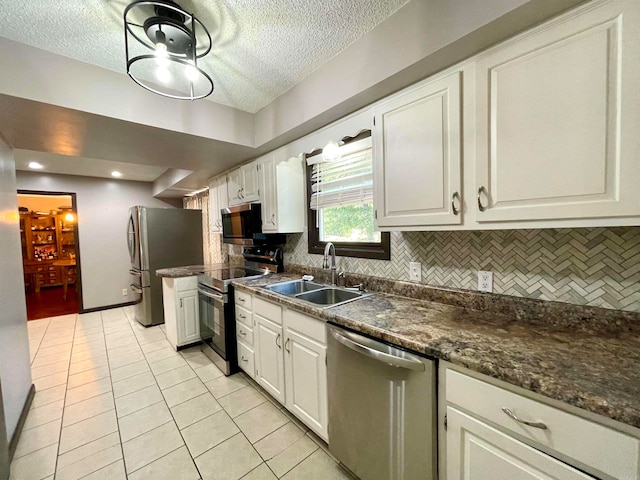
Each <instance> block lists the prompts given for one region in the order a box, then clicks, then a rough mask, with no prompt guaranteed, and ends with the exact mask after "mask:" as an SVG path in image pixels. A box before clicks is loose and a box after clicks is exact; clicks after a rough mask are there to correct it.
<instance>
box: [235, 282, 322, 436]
mask: <svg viewBox="0 0 640 480" xmlns="http://www.w3.org/2000/svg"><path fill="white" fill-rule="evenodd" d="M241 298H242V299H243V300H244V301H243V302H241V303H242V305H240V304H239V300H240V299H241ZM247 306H248V307H249V308H247ZM248 317H250V318H251V322H247V321H246V320H247V318H248ZM236 320H237V321H236V336H237V339H238V364H239V365H240V368H241V369H242V370H244V371H245V372H246V373H247V374H248V375H249V376H250V377H251V378H253V379H254V380H255V381H256V382H258V384H259V385H260V386H261V387H263V388H264V389H265V390H266V391H267V392H268V393H269V394H270V395H271V396H272V397H273V398H275V399H276V400H278V401H279V402H280V403H282V404H283V405H284V406H285V407H286V408H287V409H288V410H289V411H290V412H291V413H293V414H294V415H295V416H296V417H298V418H299V419H300V421H302V422H303V423H304V424H305V425H307V426H308V427H309V428H310V429H311V430H313V431H314V432H315V433H316V434H317V435H318V436H320V437H321V438H322V439H324V440H325V441H328V433H327V429H328V423H327V422H328V409H327V365H326V356H327V337H326V330H325V323H324V322H323V321H321V320H318V319H315V318H313V317H309V316H307V315H304V314H302V313H298V312H295V311H293V310H289V309H287V308H283V307H281V306H280V305H276V304H273V303H271V302H267V301H264V300H262V299H261V298H257V297H251V296H250V295H249V296H248V295H247V294H246V293H245V292H236ZM249 325H252V326H251V327H250V326H249Z"/></svg>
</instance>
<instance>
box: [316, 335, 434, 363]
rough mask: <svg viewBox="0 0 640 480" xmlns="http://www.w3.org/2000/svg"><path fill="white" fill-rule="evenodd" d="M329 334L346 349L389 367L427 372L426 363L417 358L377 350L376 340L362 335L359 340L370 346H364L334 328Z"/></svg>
mask: <svg viewBox="0 0 640 480" xmlns="http://www.w3.org/2000/svg"><path fill="white" fill-rule="evenodd" d="M329 333H330V334H331V336H332V337H333V338H334V339H335V340H336V341H338V342H340V343H341V344H342V345H344V346H345V347H347V348H350V349H351V350H353V351H354V352H358V353H360V354H362V355H365V356H367V357H369V358H373V359H374V360H378V361H380V362H384V363H386V364H387V365H391V366H392V367H398V368H406V369H409V370H417V371H424V370H425V366H424V363H422V362H421V361H420V360H419V359H417V358H412V356H411V355H408V357H407V358H404V357H398V356H396V355H391V354H389V353H385V352H381V351H380V350H377V349H376V348H375V344H377V343H378V342H376V341H374V340H369V339H367V338H365V337H361V336H360V335H358V338H359V339H362V340H364V341H366V342H367V343H368V345H363V344H362V343H359V342H356V341H354V340H352V339H351V338H348V337H347V336H346V335H343V334H342V333H339V332H337V331H335V330H333V329H332V328H330V329H329ZM372 347H373V348H372Z"/></svg>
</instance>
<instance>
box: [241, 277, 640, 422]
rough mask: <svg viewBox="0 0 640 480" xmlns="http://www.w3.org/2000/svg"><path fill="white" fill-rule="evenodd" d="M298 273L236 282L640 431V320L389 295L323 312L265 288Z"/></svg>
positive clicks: (387, 339)
mask: <svg viewBox="0 0 640 480" xmlns="http://www.w3.org/2000/svg"><path fill="white" fill-rule="evenodd" d="M294 278H300V276H299V275H296V276H292V275H286V274H279V275H271V276H267V277H262V278H260V279H257V280H239V281H234V285H235V286H236V287H237V288H238V289H240V290H245V291H247V292H250V293H254V294H257V295H259V296H261V297H264V298H265V299H268V300H272V301H274V302H277V303H281V304H283V305H287V306H289V307H292V308H294V309H296V310H299V311H302V312H304V313H307V314H309V315H312V316H315V317H317V318H320V319H323V320H327V321H331V322H333V323H336V324H338V325H342V326H345V327H347V328H350V329H353V330H355V331H359V332H362V333H365V334H368V335H371V336H373V337H376V338H380V339H382V340H385V341H387V342H390V343H393V344H396V345H400V346H402V347H405V348H407V349H409V350H413V351H416V352H420V353H423V354H425V355H428V356H431V357H435V358H438V359H442V360H446V361H449V362H451V363H453V364H456V365H460V366H463V367H467V368H469V369H471V370H474V371H476V372H479V373H483V374H486V375H489V376H491V377H494V378H497V379H499V380H503V381H505V382H508V383H510V384H512V385H516V386H518V387H522V388H525V389H527V390H530V391H532V392H536V393H539V394H542V395H544V396H546V397H549V398H552V399H555V400H559V401H562V402H565V403H567V404H570V405H573V406H576V407H579V408H582V409H584V410H588V411H590V412H593V413H596V414H600V415H603V416H605V417H609V418H611V419H613V420H617V421H619V422H622V423H625V424H627V425H631V426H634V427H638V428H640V335H639V334H638V330H636V326H635V324H633V327H631V328H630V327H628V326H625V327H624V328H619V329H614V328H604V329H603V331H601V332H594V331H593V329H589V328H586V329H581V328H573V327H572V326H571V325H570V324H566V323H562V322H560V323H559V324H558V323H554V322H549V323H544V322H543V321H536V322H527V321H523V320H521V319H517V318H515V317H514V316H513V315H509V314H505V313H501V312H497V313H496V312H494V311H482V310H474V309H471V308H465V307H462V306H456V305H450V304H445V303H437V302H433V301H428V300H422V299H416V298H409V297H404V296H398V295H390V294H385V293H375V294H374V295H372V296H370V297H367V298H363V299H360V300H357V301H355V302H350V303H346V304H344V305H340V306H337V307H331V308H324V309H323V308H319V307H317V306H315V305H312V304H309V303H307V302H303V301H300V300H296V299H293V298H290V297H284V296H282V295H279V294H275V293H273V292H270V291H269V290H266V289H264V288H262V287H264V286H265V285H267V284H273V283H278V282H282V281H286V280H291V279H294ZM585 321H586V320H585ZM609 327H610V326H609Z"/></svg>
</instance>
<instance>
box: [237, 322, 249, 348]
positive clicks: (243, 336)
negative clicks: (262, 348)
mask: <svg viewBox="0 0 640 480" xmlns="http://www.w3.org/2000/svg"><path fill="white" fill-rule="evenodd" d="M236 336H237V337H238V340H240V341H242V342H244V343H246V344H248V345H253V328H249V327H247V326H246V325H245V324H244V323H240V322H236Z"/></svg>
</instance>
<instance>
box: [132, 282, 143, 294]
mask: <svg viewBox="0 0 640 480" xmlns="http://www.w3.org/2000/svg"><path fill="white" fill-rule="evenodd" d="M129 288H130V289H131V291H132V292H134V293H140V294H142V289H141V288H140V287H138V286H137V285H134V284H131V285H129Z"/></svg>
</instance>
